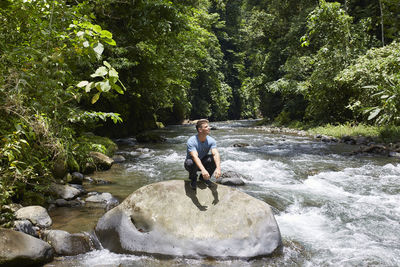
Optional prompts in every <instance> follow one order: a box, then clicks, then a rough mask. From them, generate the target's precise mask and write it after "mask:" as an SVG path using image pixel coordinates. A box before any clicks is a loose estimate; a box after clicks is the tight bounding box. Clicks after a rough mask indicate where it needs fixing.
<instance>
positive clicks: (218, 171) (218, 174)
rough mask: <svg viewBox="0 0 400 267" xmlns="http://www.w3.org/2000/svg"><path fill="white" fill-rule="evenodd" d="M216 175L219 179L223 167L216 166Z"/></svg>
mask: <svg viewBox="0 0 400 267" xmlns="http://www.w3.org/2000/svg"><path fill="white" fill-rule="evenodd" d="M214 176H215V178H216V179H218V178H219V177H220V176H221V169H220V168H216V169H215V172H214Z"/></svg>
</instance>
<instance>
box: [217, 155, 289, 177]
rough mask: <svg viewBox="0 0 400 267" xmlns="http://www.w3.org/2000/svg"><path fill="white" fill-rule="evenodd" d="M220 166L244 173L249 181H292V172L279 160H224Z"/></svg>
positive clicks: (226, 169)
mask: <svg viewBox="0 0 400 267" xmlns="http://www.w3.org/2000/svg"><path fill="white" fill-rule="evenodd" d="M221 168H223V169H224V170H225V171H228V170H229V171H235V172H238V173H241V174H244V175H246V176H247V177H249V178H250V181H255V182H267V183H271V182H278V183H293V175H294V173H293V172H292V171H291V170H290V169H289V168H287V165H286V164H284V163H282V162H279V161H273V160H262V159H256V160H253V161H236V160H226V161H223V162H222V164H221ZM250 181H248V182H250Z"/></svg>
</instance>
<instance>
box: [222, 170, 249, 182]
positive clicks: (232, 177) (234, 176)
mask: <svg viewBox="0 0 400 267" xmlns="http://www.w3.org/2000/svg"><path fill="white" fill-rule="evenodd" d="M243 178H244V177H243V176H242V175H240V174H239V173H236V172H233V171H227V172H224V173H222V175H221V177H220V178H219V179H217V180H216V182H217V183H219V184H223V185H245V182H244V181H243Z"/></svg>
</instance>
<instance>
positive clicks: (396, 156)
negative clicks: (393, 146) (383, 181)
mask: <svg viewBox="0 0 400 267" xmlns="http://www.w3.org/2000/svg"><path fill="white" fill-rule="evenodd" d="M389 157H393V158H400V153H399V152H394V151H391V152H389Z"/></svg>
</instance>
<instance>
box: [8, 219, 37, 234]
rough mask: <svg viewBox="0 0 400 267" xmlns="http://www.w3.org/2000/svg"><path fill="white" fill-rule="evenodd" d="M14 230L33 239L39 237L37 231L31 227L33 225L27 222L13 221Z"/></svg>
mask: <svg viewBox="0 0 400 267" xmlns="http://www.w3.org/2000/svg"><path fill="white" fill-rule="evenodd" d="M14 230H15V231H19V232H22V233H25V234H28V235H31V236H34V237H39V235H38V233H37V231H36V230H37V229H35V228H34V227H33V224H32V223H31V222H30V221H28V220H17V221H14Z"/></svg>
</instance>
